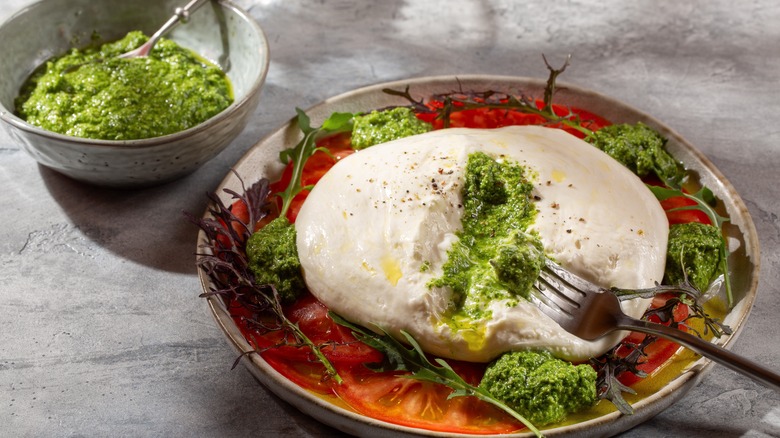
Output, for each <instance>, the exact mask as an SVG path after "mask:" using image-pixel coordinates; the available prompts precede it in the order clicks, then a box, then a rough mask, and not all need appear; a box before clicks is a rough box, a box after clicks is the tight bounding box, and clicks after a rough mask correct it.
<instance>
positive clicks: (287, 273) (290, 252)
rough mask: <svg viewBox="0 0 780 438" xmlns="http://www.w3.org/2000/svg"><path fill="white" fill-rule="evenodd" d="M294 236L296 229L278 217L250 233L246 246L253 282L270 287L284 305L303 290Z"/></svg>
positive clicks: (293, 299)
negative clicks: (253, 277) (271, 286)
mask: <svg viewBox="0 0 780 438" xmlns="http://www.w3.org/2000/svg"><path fill="white" fill-rule="evenodd" d="M295 237H296V232H295V227H294V226H293V225H292V224H291V223H290V222H289V221H288V220H287V218H286V217H278V218H276V219H274V220H272V221H271V222H269V223H268V224H267V225H266V226H264V227H263V228H260V229H259V230H257V231H255V232H254V233H252V235H251V236H250V237H249V240H248V241H247V243H246V255H247V258H248V259H249V269H250V270H251V271H252V273H253V274H254V275H255V283H256V284H273V285H274V286H275V287H276V291H277V292H279V296H280V297H281V298H282V301H284V302H286V303H291V302H293V301H295V299H296V298H298V297H299V296H300V295H301V294H302V293H303V291H305V290H306V283H305V282H304V280H303V274H302V270H301V269H302V268H301V261H300V260H299V259H298V247H297V246H296V244H295Z"/></svg>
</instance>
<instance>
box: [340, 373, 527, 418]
mask: <svg viewBox="0 0 780 438" xmlns="http://www.w3.org/2000/svg"><path fill="white" fill-rule="evenodd" d="M340 374H341V376H342V377H343V378H344V383H342V384H341V385H334V386H333V390H334V391H335V392H336V394H338V396H339V397H340V398H341V399H342V400H344V401H345V402H346V403H347V404H348V405H350V406H352V408H353V409H355V410H356V411H358V412H359V413H361V414H363V415H366V416H369V417H372V418H376V419H378V420H381V421H386V422H388V423H393V424H399V425H403V426H408V427H416V428H422V429H428V430H434V431H439V432H447V433H472V434H497V433H509V432H513V431H517V430H519V429H522V428H523V427H524V426H523V425H522V424H520V423H517V422H515V421H514V420H513V419H512V418H510V417H509V416H508V415H506V414H504V413H503V412H501V411H500V410H499V409H497V408H495V407H493V406H492V405H489V404H487V403H484V402H482V401H480V400H478V399H476V398H474V397H453V398H451V399H448V398H447V397H448V396H449V395H450V394H451V393H452V390H451V389H449V388H447V387H446V386H444V385H440V384H436V383H431V382H421V381H417V380H413V379H409V378H405V377H403V375H402V374H398V373H376V372H374V371H371V370H368V369H366V368H364V367H355V368H353V369H351V370H348V372H346V371H345V372H342V373H340Z"/></svg>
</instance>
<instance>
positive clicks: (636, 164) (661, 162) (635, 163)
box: [585, 122, 685, 185]
mask: <svg viewBox="0 0 780 438" xmlns="http://www.w3.org/2000/svg"><path fill="white" fill-rule="evenodd" d="M585 140H586V141H588V142H589V143H590V144H592V145H593V146H596V147H597V148H599V149H601V150H602V151H604V152H606V153H607V154H608V155H609V156H611V157H612V158H614V159H615V160H617V161H619V162H620V163H622V164H623V165H624V166H626V167H628V168H629V169H631V171H632V172H634V173H635V174H637V175H638V176H640V177H644V176H648V175H656V176H658V177H659V178H661V179H662V180H663V181H666V182H667V183H671V184H672V185H677V184H679V183H680V181H682V179H683V178H684V177H685V169H683V167H682V165H681V164H680V163H679V162H678V161H677V160H675V159H674V157H672V156H671V155H670V154H669V152H667V151H666V148H665V146H666V139H665V138H663V137H662V136H661V134H659V133H658V132H656V131H655V130H654V129H652V128H650V127H649V126H647V125H645V124H644V123H642V122H639V123H637V124H635V125H630V124H619V125H611V126H606V127H604V128H601V129H599V130H598V131H596V132H594V133H592V134H591V135H589V136H588V137H587V138H586V139H585Z"/></svg>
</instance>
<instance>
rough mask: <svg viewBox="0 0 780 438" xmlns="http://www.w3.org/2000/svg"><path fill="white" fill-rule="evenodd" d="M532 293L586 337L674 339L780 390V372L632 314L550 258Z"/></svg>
mask: <svg viewBox="0 0 780 438" xmlns="http://www.w3.org/2000/svg"><path fill="white" fill-rule="evenodd" d="M534 288H535V289H536V292H537V293H533V294H531V297H532V300H533V301H534V302H535V303H536V304H537V306H538V307H539V309H540V310H541V311H542V312H544V313H545V314H546V315H547V316H549V317H550V318H552V319H553V320H554V321H555V322H557V323H558V324H559V325H560V326H561V327H562V328H563V329H564V330H566V331H568V332H569V333H571V334H573V335H575V336H577V337H579V338H582V339H585V340H594V339H598V338H600V337H602V336H604V335H606V334H608V333H610V332H613V331H616V330H630V331H637V332H642V333H648V334H651V335H656V336H660V337H662V338H666V339H670V340H672V341H674V342H677V343H678V344H680V345H682V346H684V347H687V348H689V349H691V350H693V351H695V352H696V353H699V354H700V355H702V356H705V357H707V358H709V359H712V360H713V361H715V362H718V363H720V364H722V365H724V366H727V367H729V368H731V369H732V370H734V371H738V372H740V373H742V374H745V375H746V376H748V377H751V378H753V379H755V380H757V381H759V382H761V383H762V384H764V385H766V386H768V387H770V388H773V389H775V390H780V375H778V374H777V373H775V372H773V371H771V370H769V369H767V368H765V367H763V366H762V365H759V364H757V363H755V362H753V361H751V360H749V359H747V358H745V357H742V356H739V355H737V354H734V353H732V352H730V351H728V350H726V349H724V348H722V347H719V346H717V345H715V344H713V343H711V342H707V341H705V340H703V339H701V338H699V337H698V336H694V335H692V334H689V333H686V332H684V331H681V330H678V329H676V328H671V327H667V326H665V325H662V324H656V323H652V322H648V321H643V320H639V319H634V318H631V317H630V316H627V315H626V314H625V313H623V311H622V309H621V308H620V301H619V300H618V298H617V296H616V295H615V294H614V293H613V292H612V291H610V290H608V289H604V288H600V287H598V286H596V285H594V284H593V283H591V282H589V281H587V280H585V279H583V278H581V277H579V276H577V275H575V274H573V273H572V272H569V271H567V270H566V269H564V268H563V267H561V266H560V265H558V264H556V263H554V262H552V261H550V260H547V262H546V265H545V266H544V267H543V268H542V272H541V274H540V275H539V279H538V280H537V282H536V284H535V285H534Z"/></svg>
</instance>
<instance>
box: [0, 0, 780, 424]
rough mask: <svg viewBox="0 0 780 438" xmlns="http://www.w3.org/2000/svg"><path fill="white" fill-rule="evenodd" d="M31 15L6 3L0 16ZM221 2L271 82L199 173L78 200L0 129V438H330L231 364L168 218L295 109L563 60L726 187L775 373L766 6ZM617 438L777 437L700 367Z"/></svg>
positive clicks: (774, 49)
mask: <svg viewBox="0 0 780 438" xmlns="http://www.w3.org/2000/svg"><path fill="white" fill-rule="evenodd" d="M28 3H30V1H29V0H1V1H0V20H5V19H6V18H7V17H9V16H10V15H11V14H12V13H13V12H14V11H16V10H18V9H19V8H21V7H23V6H24V5H26V4H28ZM238 3H239V4H240V5H242V6H244V7H245V8H247V9H249V10H250V12H251V14H252V15H253V16H254V17H255V18H256V19H257V21H258V22H259V23H260V25H261V26H263V27H264V29H265V30H266V32H267V35H268V38H269V40H270V44H271V50H272V61H271V70H270V73H269V76H268V81H267V85H266V87H265V89H264V91H263V97H262V102H261V105H260V107H259V108H258V110H257V111H256V112H255V114H254V116H253V122H252V123H251V124H250V126H249V127H248V128H247V129H246V131H245V132H244V133H243V134H242V135H241V136H240V137H239V138H238V139H237V140H235V142H234V143H233V144H232V145H231V146H230V147H229V148H228V149H227V150H226V151H224V152H223V153H222V154H221V155H219V156H218V157H217V158H216V159H214V160H213V161H211V162H209V163H208V164H206V165H205V166H204V167H203V168H202V169H200V170H199V171H197V172H196V173H195V174H193V175H191V176H189V177H187V178H185V179H182V180H180V181H177V182H174V183H171V184H168V185H164V186H161V187H156V188H151V189H146V190H137V191H112V190H104V189H99V188H94V187H90V186H87V185H83V184H80V183H77V182H74V181H72V180H69V179H67V178H65V177H63V176H61V175H59V174H57V173H54V172H52V171H50V170H48V169H46V168H43V167H40V166H38V165H37V164H36V163H35V162H34V161H33V160H32V159H31V158H30V157H28V156H27V155H26V154H25V153H24V152H22V151H21V150H20V149H19V148H18V147H17V145H15V144H14V142H13V141H12V140H11V139H10V138H9V137H7V136H5V135H4V134H0V205H2V221H3V225H2V226H0V435H2V436H221V437H222V436H224V437H228V436H248V435H256V436H302V437H323V436H338V435H340V434H339V433H338V432H337V431H335V430H333V429H329V428H328V427H325V426H323V425H321V424H319V423H317V422H316V421H314V420H312V419H310V418H308V417H307V416H306V415H303V414H301V413H299V412H297V411H296V410H295V409H293V408H291V407H290V406H288V405H286V404H285V403H284V402H282V401H280V400H279V399H278V398H276V397H275V396H273V395H272V394H270V393H269V392H267V391H266V390H265V389H264V388H262V387H261V386H259V385H258V384H257V383H256V382H255V380H253V378H252V377H251V376H250V374H249V373H248V372H247V371H246V370H244V369H241V368H238V369H236V370H233V371H231V370H230V366H231V364H232V362H233V360H234V359H235V356H234V354H233V352H232V351H231V350H230V348H229V347H228V345H227V343H226V342H225V340H224V339H223V336H222V334H221V332H220V331H219V330H218V328H217V327H216V325H215V324H214V322H213V320H212V318H211V316H210V315H209V314H208V313H207V310H206V307H205V305H204V302H203V301H202V300H201V299H198V297H197V295H198V293H199V284H198V281H197V279H196V276H195V268H194V257H193V253H194V251H195V237H196V232H197V231H196V229H195V227H194V226H192V225H190V224H188V223H187V222H185V221H184V220H183V218H182V214H181V212H182V211H183V210H186V211H190V212H195V213H198V214H200V213H201V212H202V211H203V209H204V207H205V204H206V197H205V196H204V194H205V193H206V192H207V191H210V190H213V189H214V188H215V187H216V186H217V184H218V183H219V181H220V180H221V179H222V178H223V176H224V175H225V174H226V173H227V172H228V170H229V168H230V166H231V165H232V164H233V163H235V162H236V161H237V160H238V159H239V158H240V157H241V156H242V155H243V154H244V152H245V151H246V150H247V149H248V148H249V147H250V146H251V145H252V144H254V143H255V142H257V141H258V140H259V139H260V138H262V137H263V136H264V135H266V134H267V133H269V132H271V131H272V130H273V129H274V128H276V127H277V126H279V125H280V124H281V123H282V122H284V121H286V120H288V119H289V118H290V117H292V116H293V115H294V113H293V109H294V108H295V107H296V106H298V107H307V106H309V105H311V104H314V103H316V102H318V101H320V100H322V99H324V98H327V97H329V96H332V95H335V94H339V93H341V92H344V91H347V90H350V89H353V88H355V87H360V86H363V85H369V84H373V83H377V82H383V81H387V80H396V79H403V78H408V77H415V76H425V75H439V74H463V73H485V74H503V75H520V76H535V77H546V70H545V67H544V64H543V63H542V60H541V55H542V54H543V53H544V54H545V55H547V57H548V58H550V59H563V57H564V56H565V55H566V54H569V53H571V54H572V55H573V61H572V66H571V67H570V69H569V70H568V71H567V72H566V74H565V76H564V78H563V80H565V81H567V82H571V83H574V84H577V85H580V86H584V87H588V88H591V89H594V90H596V91H599V92H602V93H605V94H608V95H610V96H612V97H614V98H616V99H619V100H622V101H624V102H626V103H628V104H631V105H633V106H635V107H637V108H640V109H642V110H644V111H646V112H647V113H650V114H652V115H654V116H655V117H657V118H659V119H660V120H662V121H664V122H665V123H667V124H668V125H670V126H671V127H672V128H674V129H676V130H677V131H679V132H680V133H681V134H682V135H683V136H684V137H686V138H687V139H689V140H690V141H691V142H692V143H693V144H695V145H697V146H698V147H699V148H700V149H701V151H703V152H704V153H705V154H706V155H707V156H708V157H709V158H710V159H711V160H712V161H713V162H714V163H715V165H716V166H717V167H718V168H719V169H720V170H721V171H722V172H723V173H724V174H725V175H726V176H727V177H728V178H729V180H730V181H731V182H732V183H733V184H734V186H735V187H736V189H737V190H738V191H739V193H741V195H742V197H743V198H744V200H745V202H746V203H747V205H748V207H749V209H750V213H751V214H752V215H753V219H754V220H755V223H756V226H757V228H758V232H759V238H760V241H761V245H762V268H763V269H762V272H761V277H760V287H759V296H758V300H757V303H756V305H755V308H754V309H753V312H752V314H751V315H750V318H749V319H748V321H747V325H746V327H745V329H744V331H743V332H742V335H741V337H740V339H739V340H738V342H737V344H736V345H735V347H734V350H735V351H736V352H738V353H741V354H744V355H747V356H750V357H752V358H754V359H755V360H757V361H760V362H762V363H765V364H768V365H770V366H773V367H774V368H775V369H778V368H780V343H779V342H778V339H780V337H778V331H779V330H780V325H779V324H778V315H779V314H780V295H778V294H779V293H780V271H779V270H778V268H780V220H779V219H778V215H780V202H779V201H780V188H779V186H780V184H779V183H780V179H779V178H778V173H777V172H778V168H779V167H780V128H779V127H778V122H777V120H778V114H780V3H778V2H775V1H774V0H755V1H750V2H731V1H725V0H717V1H705V0H697V1H687V2H683V1H659V2H656V1H649V0H644V1H637V2H624V1H618V0H602V1H585V0H581V1H565V2H520V1H512V0H496V1H488V0H483V1H467V0H450V1H443V0H426V1H413V0H406V1H401V0H391V1H381V2H380V1H376V2H357V1H345V0H342V1H313V0H305V1H295V2H293V1H286V0H256V1H252V0H241V1H239V2H238ZM1 43H2V42H0V44H1ZM0 62H2V61H1V60H0ZM623 436H625V437H658V436H668V437H672V436H686V437H707V438H710V437H721V436H725V437H736V436H744V437H768V436H780V395H778V393H776V392H773V391H771V390H769V389H766V388H764V387H762V386H760V385H758V384H756V383H754V382H752V381H750V380H749V379H747V378H745V377H742V376H741V375H737V374H736V373H734V372H732V371H728V370H727V369H725V368H723V367H715V368H714V369H713V370H712V372H711V373H710V374H709V375H707V376H706V378H705V379H704V380H703V381H702V383H701V384H700V385H699V386H697V387H696V388H694V389H693V390H692V391H691V392H690V393H689V394H688V395H687V396H686V397H685V398H683V399H682V400H681V401H679V402H678V403H676V404H675V405H674V406H672V407H671V408H669V409H668V410H666V411H664V412H663V413H661V414H660V415H658V416H657V417H655V418H653V419H651V420H650V421H647V422H646V423H644V424H642V425H640V426H638V427H636V428H635V429H633V430H630V431H628V432H626V433H625V434H624V435H623Z"/></svg>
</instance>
